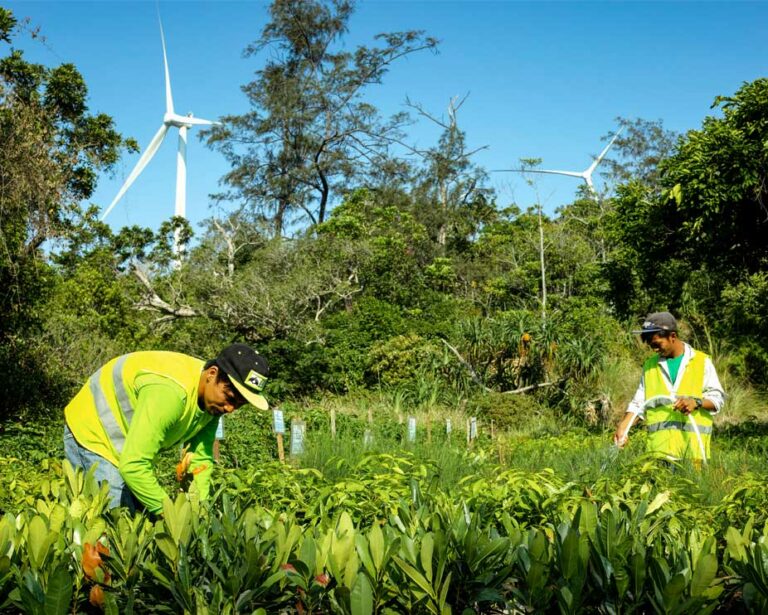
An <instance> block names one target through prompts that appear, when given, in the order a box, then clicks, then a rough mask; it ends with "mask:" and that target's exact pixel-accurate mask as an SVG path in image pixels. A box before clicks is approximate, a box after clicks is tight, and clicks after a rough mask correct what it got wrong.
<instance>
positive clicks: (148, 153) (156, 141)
mask: <svg viewBox="0 0 768 615" xmlns="http://www.w3.org/2000/svg"><path fill="white" fill-rule="evenodd" d="M167 132H168V126H166V125H165V124H163V125H162V126H160V130H158V131H157V132H156V133H155V136H154V137H152V140H151V141H150V142H149V145H147V148H146V149H145V150H144V153H143V154H142V155H141V158H139V161H138V162H137V163H136V166H135V167H133V171H131V174H130V175H129V176H128V179H126V180H125V183H124V184H123V185H122V187H121V188H120V191H119V192H118V193H117V196H116V197H115V198H114V199H113V200H112V203H110V205H109V207H107V209H106V211H104V213H103V214H101V220H102V222H103V221H104V219H105V218H106V217H107V216H108V215H109V212H110V211H112V209H113V208H114V206H115V205H117V203H118V201H119V200H120V199H121V198H122V197H123V195H124V194H125V192H126V191H127V190H128V188H130V187H131V184H132V183H133V182H134V181H136V178H137V177H138V176H139V175H140V174H141V172H142V171H143V170H144V167H146V166H147V164H148V163H149V161H150V160H152V156H154V155H155V152H157V150H158V148H159V147H160V144H161V143H162V142H163V139H164V138H165V134H166V133H167Z"/></svg>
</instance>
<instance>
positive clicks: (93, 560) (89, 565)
mask: <svg viewBox="0 0 768 615" xmlns="http://www.w3.org/2000/svg"><path fill="white" fill-rule="evenodd" d="M102 563H103V562H102V560H101V555H99V550H98V548H97V547H95V546H93V545H92V544H90V543H88V542H86V543H85V544H84V545H83V572H84V573H85V576H86V577H88V578H89V579H95V578H96V569H97V568H100V567H101V564H102Z"/></svg>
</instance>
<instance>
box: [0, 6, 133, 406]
mask: <svg viewBox="0 0 768 615" xmlns="http://www.w3.org/2000/svg"><path fill="white" fill-rule="evenodd" d="M18 30H19V25H18V22H17V20H16V18H15V16H14V15H13V14H12V13H11V12H10V11H8V10H6V9H0V41H1V42H0V45H3V44H8V43H10V42H11V41H12V40H13V39H14V37H15V36H16V35H17V33H18ZM86 99H87V87H86V85H85V82H84V80H83V78H82V76H81V75H80V73H79V72H78V71H77V69H76V68H75V67H74V66H73V65H71V64H62V65H61V66H58V67H55V68H46V67H44V66H41V65H39V64H33V63H29V62H27V61H26V60H25V59H24V55H23V53H22V51H20V50H17V49H13V48H11V49H9V50H8V52H7V54H6V55H4V56H2V57H0V312H1V313H2V314H3V319H2V321H0V369H2V370H3V372H4V373H5V374H6V376H7V377H8V378H9V381H12V382H15V384H16V386H15V387H14V388H13V390H12V395H11V396H10V397H9V396H6V399H5V401H6V407H9V408H19V407H21V406H23V405H33V404H34V402H35V400H39V399H40V398H41V396H42V395H44V385H43V383H44V381H45V377H44V374H42V373H41V367H40V363H39V362H38V361H37V360H36V359H35V357H34V356H33V355H32V350H31V345H30V344H29V340H31V339H34V336H35V334H36V332H38V331H39V328H40V326H41V322H42V320H43V318H44V317H45V314H44V310H43V307H42V306H43V305H44V301H45V299H46V297H47V296H48V295H49V293H50V292H51V290H52V287H53V285H54V284H55V279H54V276H53V273H54V272H53V270H52V269H51V267H50V265H49V263H48V261H47V258H46V253H45V252H44V251H43V249H42V248H43V245H44V244H45V243H46V242H51V241H55V240H57V239H60V238H62V237H65V236H66V235H67V234H68V233H71V232H72V231H73V230H74V229H75V225H76V223H77V219H78V215H79V213H80V202H81V201H83V200H85V199H87V198H89V197H90V196H91V194H92V193H93V190H94V188H95V185H96V178H97V174H98V172H99V171H101V170H104V169H109V168H110V167H111V166H112V165H113V164H114V163H115V162H116V160H117V158H118V155H119V152H120V151H121V149H122V148H123V147H126V146H127V147H135V143H133V142H131V141H127V140H124V139H123V138H122V137H121V135H120V134H119V133H118V132H117V131H116V130H115V129H114V126H113V123H112V118H110V117H109V116H108V115H105V114H95V115H92V114H90V113H89V112H88V107H87V104H86ZM15 375H18V376H17V377H16V376H15Z"/></svg>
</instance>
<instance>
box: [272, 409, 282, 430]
mask: <svg viewBox="0 0 768 615" xmlns="http://www.w3.org/2000/svg"><path fill="white" fill-rule="evenodd" d="M272 431H274V432H275V433H280V434H282V433H285V420H284V419H283V411H282V410H278V409H277V408H275V409H274V410H272Z"/></svg>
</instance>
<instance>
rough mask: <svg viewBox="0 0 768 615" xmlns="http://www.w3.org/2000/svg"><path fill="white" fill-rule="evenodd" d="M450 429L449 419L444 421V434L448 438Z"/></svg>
mask: <svg viewBox="0 0 768 615" xmlns="http://www.w3.org/2000/svg"><path fill="white" fill-rule="evenodd" d="M452 429H453V427H451V419H445V433H447V434H448V435H449V436H450V435H451V430H452Z"/></svg>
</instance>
